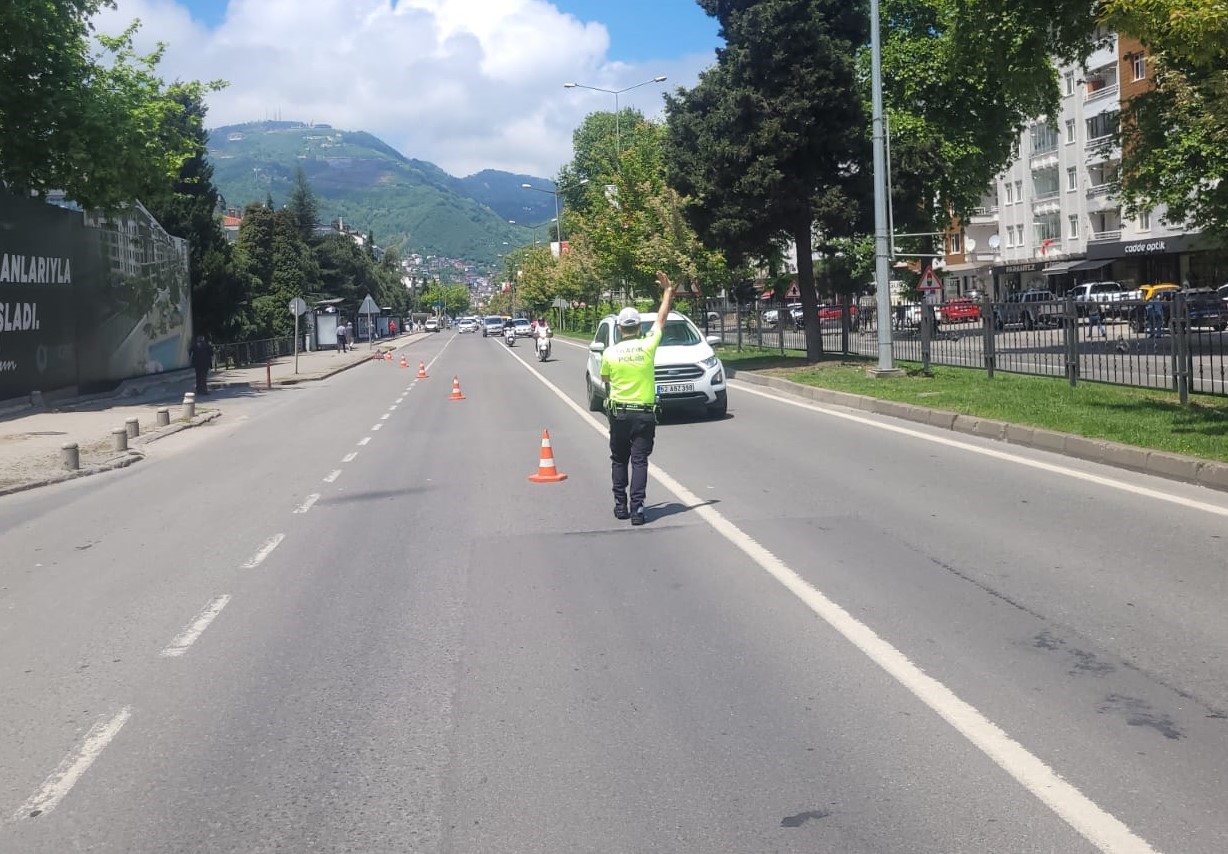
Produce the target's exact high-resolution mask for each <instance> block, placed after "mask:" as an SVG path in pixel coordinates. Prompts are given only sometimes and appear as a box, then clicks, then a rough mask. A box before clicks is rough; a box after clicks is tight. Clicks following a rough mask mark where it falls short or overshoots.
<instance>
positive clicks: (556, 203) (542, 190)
mask: <svg viewBox="0 0 1228 854" xmlns="http://www.w3.org/2000/svg"><path fill="white" fill-rule="evenodd" d="M587 183H588V179H587V178H581V179H580V180H579V181H577V182H576V183H574V184H572V185H571V186H570V187H555V188H554V189H553V190H547V189H546V188H545V187H534V186H533V185H532V184H521V185H520V186H521V187H524V188H525V189H526V190H536V191H537V192H539V193H549V194H550V195H552V196H554V221H555V222H557V223H558V232H559V254H560V255H562V254H563V220H562V218H561V217H560V216H559V193H560V192H562V191H563V190H570V189H573V188H575V187H583V186H584V185H585V184H587ZM544 224H545V223H543V225H544Z"/></svg>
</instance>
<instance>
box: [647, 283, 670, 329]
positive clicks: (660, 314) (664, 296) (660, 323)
mask: <svg viewBox="0 0 1228 854" xmlns="http://www.w3.org/2000/svg"><path fill="white" fill-rule="evenodd" d="M657 282H658V283H660V285H661V288H662V293H661V307H660V308H659V309H657V322H656V323H654V324H653V325H652V331H653V332H660V331H661V330H662V329H664V328H665V318H667V317H668V316H669V309H670V304H671V303H673V301H674V283H673V282H671V281H670V280H669V276H667V275H665V274H664V273H662V272H661V271H660V270H657Z"/></svg>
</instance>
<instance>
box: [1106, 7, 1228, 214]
mask: <svg viewBox="0 0 1228 854" xmlns="http://www.w3.org/2000/svg"><path fill="white" fill-rule="evenodd" d="M1105 14H1106V19H1107V21H1108V23H1110V24H1111V25H1112V26H1114V27H1115V28H1116V29H1118V30H1120V31H1122V32H1126V33H1129V34H1131V35H1133V36H1135V37H1136V38H1138V39H1139V41H1141V42H1142V43H1143V44H1144V45H1145V46H1146V47H1147V49H1148V52H1149V54H1150V57H1149V61H1151V62H1152V63H1153V66H1154V75H1153V77H1154V81H1155V86H1154V88H1153V89H1152V90H1151V91H1148V92H1144V93H1143V94H1141V95H1137V96H1135V97H1134V98H1132V99H1131V100H1130V101H1129V103H1128V104H1127V105H1126V107H1125V109H1124V111H1123V115H1122V122H1121V130H1120V132H1119V142H1120V144H1121V150H1122V163H1121V172H1120V176H1119V177H1120V182H1121V189H1122V192H1123V195H1124V197H1125V202H1126V205H1125V207H1126V212H1127V214H1129V215H1137V214H1138V213H1139V212H1140V211H1142V210H1150V209H1151V208H1154V207H1157V206H1159V205H1164V206H1166V207H1167V208H1168V213H1167V218H1168V219H1169V220H1171V221H1174V222H1182V221H1187V222H1189V223H1190V224H1191V225H1193V226H1195V227H1197V228H1199V229H1201V230H1203V231H1207V232H1212V233H1217V234H1219V235H1221V236H1222V235H1224V234H1225V233H1228V11H1226V10H1225V8H1224V4H1223V3H1222V2H1214V0H1151V2H1147V3H1139V2H1133V3H1126V2H1122V0H1108V2H1107V3H1106V5H1105Z"/></svg>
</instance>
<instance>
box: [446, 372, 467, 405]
mask: <svg viewBox="0 0 1228 854" xmlns="http://www.w3.org/2000/svg"><path fill="white" fill-rule="evenodd" d="M464 399H465V396H464V395H463V394H461V390H460V380H459V379H458V378H457V377H452V396H451V397H449V398H448V400H464Z"/></svg>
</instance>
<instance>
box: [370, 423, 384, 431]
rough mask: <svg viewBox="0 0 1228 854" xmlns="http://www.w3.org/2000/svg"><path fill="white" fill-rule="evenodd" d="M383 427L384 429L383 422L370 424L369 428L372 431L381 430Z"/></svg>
mask: <svg viewBox="0 0 1228 854" xmlns="http://www.w3.org/2000/svg"><path fill="white" fill-rule="evenodd" d="M383 429H384V425H383V424H373V425H371V430H372V432H374V431H376V430H383Z"/></svg>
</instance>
